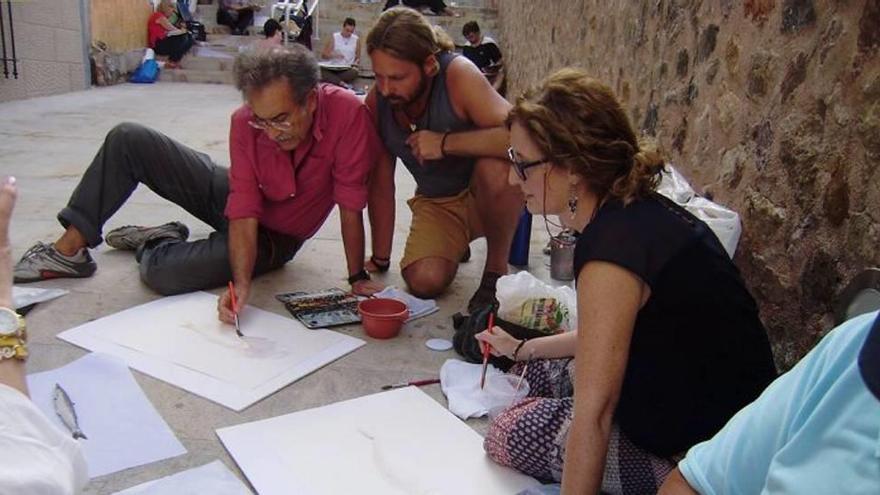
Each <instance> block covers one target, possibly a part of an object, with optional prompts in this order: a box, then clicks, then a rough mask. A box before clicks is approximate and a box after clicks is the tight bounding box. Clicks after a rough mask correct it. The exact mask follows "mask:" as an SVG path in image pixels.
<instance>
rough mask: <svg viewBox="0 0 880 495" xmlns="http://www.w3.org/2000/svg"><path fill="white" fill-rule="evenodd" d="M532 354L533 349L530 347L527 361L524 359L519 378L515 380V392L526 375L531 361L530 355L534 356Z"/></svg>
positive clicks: (533, 353) (533, 352)
mask: <svg viewBox="0 0 880 495" xmlns="http://www.w3.org/2000/svg"><path fill="white" fill-rule="evenodd" d="M534 355H535V350H534V349H532V352H530V353H529V359H528V361H526V364H525V366H523V370H522V373H520V375H519V380H517V382H516V392H519V387H521V386H522V382H523V378H525V377H526V371H528V370H529V363H531V362H532V356H534Z"/></svg>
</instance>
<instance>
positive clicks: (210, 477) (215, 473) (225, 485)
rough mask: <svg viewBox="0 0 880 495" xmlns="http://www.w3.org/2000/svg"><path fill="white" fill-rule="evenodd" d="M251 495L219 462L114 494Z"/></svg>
mask: <svg viewBox="0 0 880 495" xmlns="http://www.w3.org/2000/svg"><path fill="white" fill-rule="evenodd" d="M204 494H211V495H251V491H250V490H248V488H247V487H246V486H244V483H242V482H241V480H240V479H238V478H236V477H235V475H234V474H232V471H230V470H229V468H227V467H226V465H225V464H223V463H222V462H220V461H214V462H209V463H208V464H205V465H204V466H199V467H197V468H193V469H187V470H186V471H181V472H179V473H176V474H172V475H171V476H166V477H164V478H159V479H157V480H153V481H148V482H146V483H141V484H140V485H137V486H133V487H131V488H128V489H126V490H122V491H121V492H116V493H114V494H113V495H204Z"/></svg>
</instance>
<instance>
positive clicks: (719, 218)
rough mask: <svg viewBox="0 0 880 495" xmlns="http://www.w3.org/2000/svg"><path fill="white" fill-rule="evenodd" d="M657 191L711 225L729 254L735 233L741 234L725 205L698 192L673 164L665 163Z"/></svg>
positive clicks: (733, 249)
mask: <svg viewBox="0 0 880 495" xmlns="http://www.w3.org/2000/svg"><path fill="white" fill-rule="evenodd" d="M666 169H667V170H666V171H665V172H663V178H662V180H661V182H660V186H659V187H658V188H657V192H659V193H660V194H662V195H664V196H666V197H667V198H669V199H671V200H672V201H675V202H676V203H677V204H679V205H680V206H682V207H684V209H686V210H687V211H689V212H691V213H692V214H693V215H694V216H695V217H697V218H699V219H700V220H702V221H703V222H705V223H706V225H708V226H709V228H710V229H712V232H714V233H715V236H716V237H718V240H719V241H721V245H722V246H724V250H725V251H727V255H728V256H730V257H731V258H733V254H734V253H735V252H736V246H737V244H739V237H740V235H741V234H742V222H741V221H740V219H739V214H738V213H737V212H735V211H733V210H731V209H729V208H725V207H724V206H721V205H719V204H718V203H714V202H712V201H709V200H708V199H706V198H703V197H701V196H698V195H697V194H696V193H695V192H694V189H693V188H692V187H691V185H690V184H689V183H688V181H687V179H685V178H684V176H683V175H681V174H680V173H679V172H678V170H676V169H675V167H673V166H671V165H667V166H666Z"/></svg>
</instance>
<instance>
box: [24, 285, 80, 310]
mask: <svg viewBox="0 0 880 495" xmlns="http://www.w3.org/2000/svg"><path fill="white" fill-rule="evenodd" d="M67 293H68V291H66V290H64V289H41V288H39V287H19V286H17V285H13V286H12V305H13V306H15V309H21V308H23V307H25V306H30V305H31V304H37V303H41V302H44V301H50V300H52V299H55V298H56V297H61V296H63V295H64V294H67Z"/></svg>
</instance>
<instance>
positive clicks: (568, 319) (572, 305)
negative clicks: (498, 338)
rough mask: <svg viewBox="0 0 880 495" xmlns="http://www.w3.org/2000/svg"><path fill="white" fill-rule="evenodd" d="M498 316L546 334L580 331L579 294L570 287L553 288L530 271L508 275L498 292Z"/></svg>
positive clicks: (500, 281) (499, 280) (503, 279)
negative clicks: (578, 317)
mask: <svg viewBox="0 0 880 495" xmlns="http://www.w3.org/2000/svg"><path fill="white" fill-rule="evenodd" d="M495 297H496V298H497V299H498V316H499V317H501V318H503V319H505V320H507V321H509V322H511V323H515V324H517V325H522V326H524V327H526V328H530V329H533V330H538V331H540V332H542V333H545V334H548V335H550V334H556V333H561V332H568V331H571V330H574V329H575V328H577V294H575V292H574V290H572V288H571V287H568V286H562V287H553V286H551V285H548V284H545V283H544V282H542V281H540V280H538V279H537V278H535V276H534V275H532V274H531V273H529V272H526V271H522V272H519V273H517V274H515V275H505V276H503V277H501V278H499V279H498V283H497V285H496V289H495Z"/></svg>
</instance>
